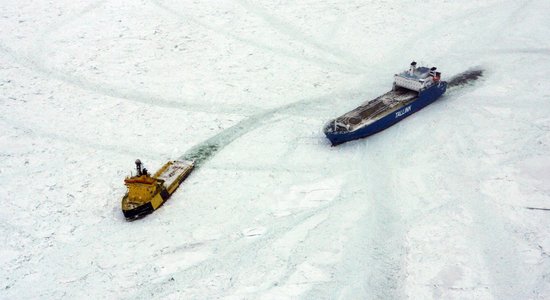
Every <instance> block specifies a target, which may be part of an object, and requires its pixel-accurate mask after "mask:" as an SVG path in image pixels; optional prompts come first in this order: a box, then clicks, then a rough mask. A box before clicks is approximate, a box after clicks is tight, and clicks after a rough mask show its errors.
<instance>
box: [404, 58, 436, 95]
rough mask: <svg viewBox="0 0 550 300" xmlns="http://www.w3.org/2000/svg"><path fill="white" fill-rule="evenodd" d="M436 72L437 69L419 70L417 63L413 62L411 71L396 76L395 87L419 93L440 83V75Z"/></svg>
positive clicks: (421, 68) (422, 68)
mask: <svg viewBox="0 0 550 300" xmlns="http://www.w3.org/2000/svg"><path fill="white" fill-rule="evenodd" d="M435 70H436V68H435V67H432V68H431V69H430V68H427V67H419V68H417V67H416V62H414V61H413V62H412V63H411V66H410V68H409V70H407V71H403V72H401V73H399V74H395V76H394V85H395V86H396V87H404V88H406V89H409V90H413V91H417V92H419V91H421V90H423V89H425V88H427V87H429V86H431V85H432V84H433V83H434V82H437V81H439V77H440V73H439V72H436V71H435Z"/></svg>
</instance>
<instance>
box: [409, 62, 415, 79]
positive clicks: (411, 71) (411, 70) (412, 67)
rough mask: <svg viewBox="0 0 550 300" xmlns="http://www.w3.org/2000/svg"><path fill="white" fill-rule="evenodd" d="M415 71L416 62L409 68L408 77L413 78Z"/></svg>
mask: <svg viewBox="0 0 550 300" xmlns="http://www.w3.org/2000/svg"><path fill="white" fill-rule="evenodd" d="M415 70H416V61H413V62H412V63H411V68H410V69H409V75H411V76H413V75H414V71H415Z"/></svg>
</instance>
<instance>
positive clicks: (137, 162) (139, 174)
mask: <svg viewBox="0 0 550 300" xmlns="http://www.w3.org/2000/svg"><path fill="white" fill-rule="evenodd" d="M136 170H137V176H141V175H142V174H143V173H142V172H141V160H139V159H136Z"/></svg>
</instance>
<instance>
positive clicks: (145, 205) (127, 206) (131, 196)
mask: <svg viewBox="0 0 550 300" xmlns="http://www.w3.org/2000/svg"><path fill="white" fill-rule="evenodd" d="M194 166H195V165H194V163H193V162H192V161H188V160H182V161H179V160H174V161H169V162H167V163H166V164H164V166H162V168H160V170H158V171H157V172H156V173H155V174H154V175H152V176H151V175H150V174H149V173H148V172H147V169H145V168H143V169H142V167H141V161H140V160H139V159H138V160H136V170H137V174H136V176H131V177H127V178H126V179H124V184H125V185H126V186H127V187H128V192H127V193H126V195H124V197H123V198H122V212H123V213H124V217H126V219H128V220H133V219H136V218H139V217H142V216H145V215H147V214H149V213H151V212H153V211H154V210H156V209H157V208H159V207H160V206H161V205H162V204H164V202H166V200H168V198H169V197H170V196H171V195H172V194H173V193H174V191H175V190H176V189H177V188H178V187H179V185H180V184H181V183H182V182H183V180H185V178H187V176H188V175H189V174H190V173H191V171H192V170H193V168H194Z"/></svg>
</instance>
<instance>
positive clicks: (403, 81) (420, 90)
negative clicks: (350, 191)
mask: <svg viewBox="0 0 550 300" xmlns="http://www.w3.org/2000/svg"><path fill="white" fill-rule="evenodd" d="M440 78H441V73H439V72H436V68H435V67H432V68H427V67H418V68H417V67H416V62H412V63H411V66H410V68H409V70H406V71H403V72H401V73H399V74H395V75H394V82H393V88H392V90H391V91H389V92H387V93H385V94H384V95H382V96H379V97H377V98H376V99H374V100H370V101H367V102H365V103H363V104H362V105H361V106H359V107H357V108H356V109H354V110H352V111H350V112H347V113H345V114H344V115H342V116H340V117H338V118H336V119H334V120H332V121H330V122H328V123H327V124H326V125H325V128H324V132H325V135H326V136H327V138H328V139H329V140H330V142H331V143H332V145H333V146H336V145H339V144H342V143H345V142H349V141H352V140H355V139H359V138H364V137H367V136H369V135H372V134H375V133H377V132H379V131H382V130H384V129H386V128H388V127H390V126H392V125H393V124H395V123H397V122H399V121H401V120H403V119H404V118H406V117H408V116H410V115H411V114H413V113H415V112H417V111H419V110H421V109H422V108H424V107H425V106H427V105H428V104H431V103H432V102H434V101H435V100H437V99H438V98H439V97H441V95H443V93H445V91H446V90H447V82H446V81H442V80H440Z"/></svg>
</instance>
